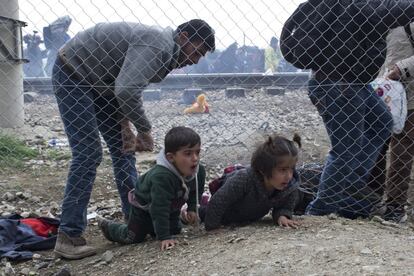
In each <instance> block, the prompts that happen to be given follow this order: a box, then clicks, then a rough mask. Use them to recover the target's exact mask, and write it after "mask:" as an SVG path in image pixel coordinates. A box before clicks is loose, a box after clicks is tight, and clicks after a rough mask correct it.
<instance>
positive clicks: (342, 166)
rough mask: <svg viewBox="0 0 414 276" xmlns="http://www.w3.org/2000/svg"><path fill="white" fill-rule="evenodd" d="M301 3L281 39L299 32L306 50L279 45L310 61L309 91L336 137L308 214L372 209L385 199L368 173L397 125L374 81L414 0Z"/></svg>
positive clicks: (412, 16)
mask: <svg viewBox="0 0 414 276" xmlns="http://www.w3.org/2000/svg"><path fill="white" fill-rule="evenodd" d="M299 10H300V11H299V12H295V13H294V14H293V15H292V16H291V17H290V18H289V19H288V22H289V24H285V28H284V31H283V32H282V35H281V41H285V42H286V41H287V40H286V38H289V37H296V38H299V37H300V38H299V39H300V43H301V46H302V47H303V48H302V49H303V51H297V52H289V48H288V47H285V46H286V45H287V44H286V43H283V42H282V47H281V50H282V53H283V54H284V56H285V58H286V60H288V61H289V62H291V63H293V64H296V65H298V66H300V67H301V68H302V69H303V68H305V69H312V78H311V80H310V81H309V86H308V92H309V97H310V99H311V101H312V103H313V104H314V105H315V107H316V108H317V110H318V112H319V114H320V116H321V117H322V120H323V122H324V124H325V128H326V130H327V133H328V136H329V138H330V142H331V150H330V151H329V154H328V157H327V160H326V164H325V168H324V170H323V173H322V176H321V180H320V185H319V189H318V193H317V196H316V199H315V200H314V201H313V202H311V203H310V204H309V206H308V208H307V214H311V215H325V214H329V213H339V214H340V215H343V216H345V217H350V218H355V217H358V216H363V217H367V216H369V214H370V212H371V209H372V207H373V205H374V204H376V203H377V202H378V201H379V200H380V198H379V197H377V196H376V195H375V193H373V192H372V191H371V190H370V189H369V188H368V187H367V179H368V177H369V174H370V172H371V170H372V168H373V167H374V164H375V161H376V159H377V157H378V154H379V152H380V150H381V148H382V147H383V145H384V144H385V142H386V140H387V139H388V138H389V137H390V135H391V128H392V117H391V115H390V113H389V112H388V111H387V107H386V105H385V104H384V103H383V102H382V101H381V99H380V98H379V97H378V96H377V95H376V94H375V93H374V92H373V90H372V88H371V87H370V85H369V83H370V82H371V81H372V80H373V79H374V78H375V77H376V76H377V75H378V72H379V71H380V68H381V66H382V64H383V63H384V60H385V55H386V40H385V39H386V36H387V34H388V32H389V30H390V29H391V28H395V27H398V26H403V25H406V24H408V23H409V22H411V21H413V20H414V2H413V1H408V0H401V1H391V0H386V1H378V0H341V1H338V0H323V1H320V0H309V1H307V2H305V3H303V4H301V6H300V8H299ZM297 26H300V27H298V28H297ZM292 41H293V40H291V43H292ZM304 54H306V55H305V56H304ZM292 56H293V58H292ZM304 57H306V58H304ZM298 61H300V62H298Z"/></svg>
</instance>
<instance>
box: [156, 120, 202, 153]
mask: <svg viewBox="0 0 414 276" xmlns="http://www.w3.org/2000/svg"><path fill="white" fill-rule="evenodd" d="M197 144H201V138H200V135H198V134H197V132H195V131H194V130H192V129H191V128H189V127H184V126H178V127H173V128H172V129H170V130H169V131H168V132H167V134H166V135H165V139H164V149H165V153H168V152H171V153H176V152H177V151H179V150H180V149H181V148H182V147H186V146H188V147H194V146H195V145H197Z"/></svg>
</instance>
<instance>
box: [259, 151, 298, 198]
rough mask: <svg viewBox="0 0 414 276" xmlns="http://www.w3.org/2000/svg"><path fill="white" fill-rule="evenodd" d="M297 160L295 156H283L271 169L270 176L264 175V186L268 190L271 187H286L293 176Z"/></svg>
mask: <svg viewBox="0 0 414 276" xmlns="http://www.w3.org/2000/svg"><path fill="white" fill-rule="evenodd" d="M297 161H298V159H297V157H293V156H285V157H282V159H281V162H280V163H279V164H278V165H277V166H276V167H275V168H273V170H272V177H270V178H268V177H266V176H265V177H264V184H265V188H266V189H267V190H268V191H271V190H273V189H276V190H280V191H281V190H284V189H286V188H287V186H288V184H289V182H290V180H292V177H293V171H294V169H295V166H296V162H297Z"/></svg>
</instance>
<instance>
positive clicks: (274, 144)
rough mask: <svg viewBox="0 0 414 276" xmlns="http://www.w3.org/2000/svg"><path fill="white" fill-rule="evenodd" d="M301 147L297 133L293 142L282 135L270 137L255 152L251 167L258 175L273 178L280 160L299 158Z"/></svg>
mask: <svg viewBox="0 0 414 276" xmlns="http://www.w3.org/2000/svg"><path fill="white" fill-rule="evenodd" d="M295 144H296V145H295ZM301 147H302V143H301V138H300V136H299V135H298V134H296V133H295V134H294V135H293V139H292V140H289V139H287V138H285V137H283V136H280V135H272V136H269V137H268V138H267V140H266V141H265V142H264V143H262V144H261V145H259V146H258V147H257V148H256V150H255V151H254V152H253V155H252V159H251V162H250V165H251V167H252V169H253V170H254V171H255V172H256V173H257V174H258V175H261V176H263V177H267V178H271V177H272V171H273V169H274V168H275V167H276V166H277V165H278V164H279V163H280V160H281V159H282V158H283V157H286V156H291V157H297V156H298V152H299V148H301Z"/></svg>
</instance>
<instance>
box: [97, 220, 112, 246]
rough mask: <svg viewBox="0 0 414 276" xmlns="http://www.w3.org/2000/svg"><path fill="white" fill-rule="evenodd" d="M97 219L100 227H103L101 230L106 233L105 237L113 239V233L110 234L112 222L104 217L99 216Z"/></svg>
mask: <svg viewBox="0 0 414 276" xmlns="http://www.w3.org/2000/svg"><path fill="white" fill-rule="evenodd" d="M97 220H98V227H99V229H101V232H102V234H103V235H104V237H105V238H106V239H107V240H109V241H113V240H112V238H111V235H110V234H109V225H110V224H111V223H112V222H111V221H110V220H107V219H105V218H103V217H97Z"/></svg>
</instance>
